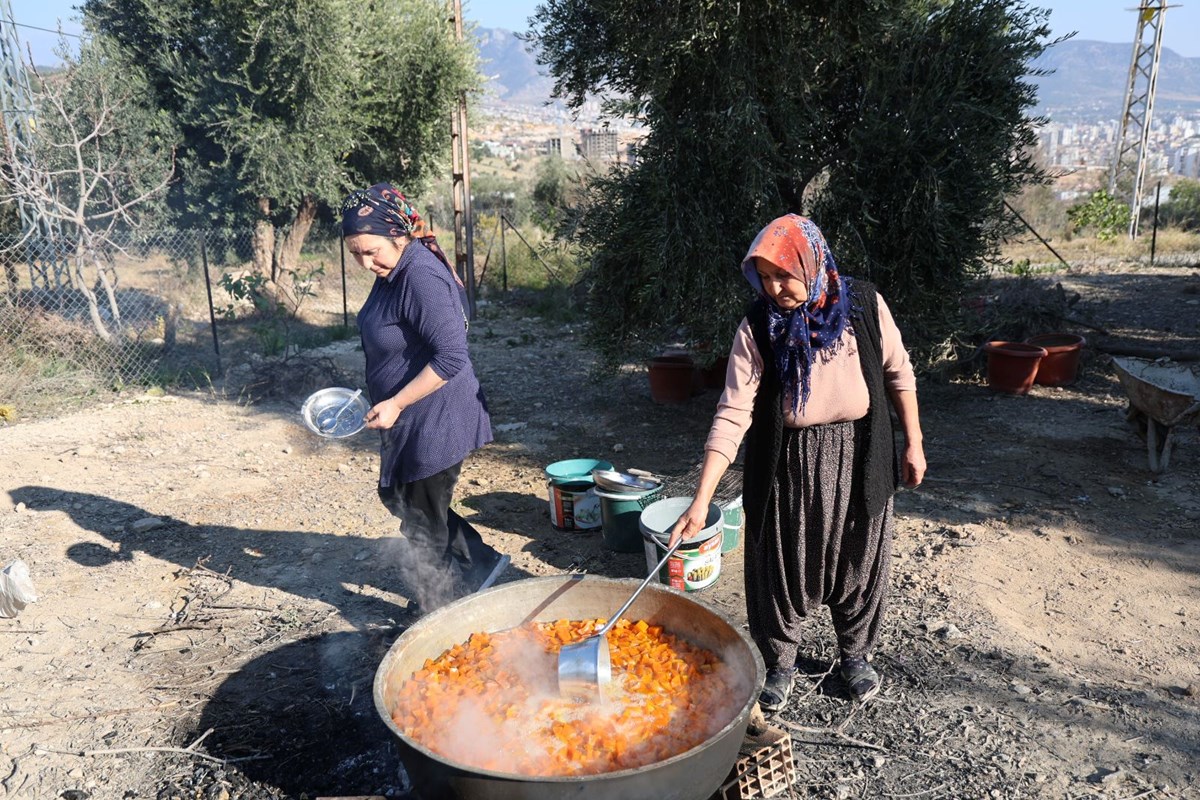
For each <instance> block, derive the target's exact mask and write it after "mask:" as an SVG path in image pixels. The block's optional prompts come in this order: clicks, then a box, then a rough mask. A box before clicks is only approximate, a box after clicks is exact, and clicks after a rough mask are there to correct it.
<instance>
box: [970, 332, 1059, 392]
mask: <svg viewBox="0 0 1200 800" xmlns="http://www.w3.org/2000/svg"><path fill="white" fill-rule="evenodd" d="M983 351H984V352H985V353H987V354H988V360H987V374H988V386H990V387H991V388H992V389H994V390H996V391H997V392H1007V393H1009V394H1025V393H1027V392H1028V391H1029V388H1030V387H1031V386H1033V381H1034V377H1035V376H1036V375H1037V371H1038V365H1039V364H1040V363H1041V360H1042V359H1043V358H1045V357H1046V350H1045V348H1043V347H1038V346H1037V345H1032V344H1024V343H1022V342H988V343H987V344H985V345H984V346H983Z"/></svg>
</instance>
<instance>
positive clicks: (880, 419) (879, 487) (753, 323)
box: [742, 281, 900, 538]
mask: <svg viewBox="0 0 1200 800" xmlns="http://www.w3.org/2000/svg"><path fill="white" fill-rule="evenodd" d="M850 305H851V308H852V309H853V311H852V312H851V319H852V321H853V326H854V339H855V343H856V344H857V345H858V360H859V363H860V364H861V365H862V372H863V378H864V379H865V380H866V383H867V396H868V398H869V399H870V408H869V410H868V411H867V416H866V417H865V418H863V419H862V420H860V421H859V422H858V423H857V424H858V425H859V426H860V427H859V429H858V435H859V440H858V446H857V447H856V448H855V463H854V490H853V494H852V495H851V502H854V503H863V504H864V505H865V507H866V511H867V513H868V514H870V515H871V516H872V517H874V516H877V515H878V514H880V513H881V512H882V511H883V509H884V508H885V507H886V506H887V502H888V500H889V499H890V498H891V497H892V495H893V494H895V492H896V486H897V485H898V484H899V475H900V472H899V465H900V462H899V459H898V458H897V455H896V446H895V435H894V432H893V428H892V416H891V412H890V410H889V407H888V400H887V389H886V387H885V386H884V382H883V333H882V332H881V330H880V328H879V296H878V294H876V289H875V286H874V284H871V283H868V282H866V281H851V282H850ZM746 317H747V319H748V320H749V322H750V331H751V333H753V334H754V343H755V345H756V346H757V347H758V353H759V355H760V356H762V362H763V374H762V383H761V384H760V385H759V387H758V393H757V394H756V395H755V397H754V411H753V414H752V416H751V419H750V429H749V430H748V431H747V432H746V459H745V466H744V467H743V485H742V496H743V499H744V502H745V507H746V529H747V530H746V534H747V538H749V537H750V535H751V533H753V534H754V535H755V536H758V535H761V534H762V525H763V521H764V520H765V519H766V513H767V501H768V499H769V496H770V491H771V485H772V484H773V483H774V481H775V470H776V469H777V466H778V464H779V455H780V449H781V448H782V447H783V384H782V382H781V381H780V379H779V371H778V369H777V368H776V366H775V356H774V351H773V349H772V347H771V339H770V336H769V334H768V333H767V303H766V301H765V300H763V299H762V298H759V299H757V300H755V301H754V302H753V303H752V304H751V306H750V310H749V312H747V314H746Z"/></svg>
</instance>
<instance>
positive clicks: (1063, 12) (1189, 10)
mask: <svg viewBox="0 0 1200 800" xmlns="http://www.w3.org/2000/svg"><path fill="white" fill-rule="evenodd" d="M81 2H82V0H41V1H40V2H34V0H15V1H14V2H13V3H12V5H13V15H14V18H15V22H17V23H20V28H19V35H20V37H21V40H22V42H23V43H24V44H25V45H27V46H28V48H29V50H31V51H32V53H33V58H34V63H36V64H39V65H47V66H52V65H54V64H57V63H59V59H58V58H57V56H55V54H54V48H55V46H56V45H57V42H58V36H57V34H56V33H54V32H53V31H54V30H55V29H56V28H57V27H58V25H59V22H60V21H61V24H62V29H63V32H64V33H66V34H67V35H68V43H70V42H72V41H76V40H77V37H78V35H79V34H80V33H81V27H80V24H79V22H78V20H77V19H76V17H77V15H78V12H77V11H76V10H75V9H74V7H75V6H76V5H79V4H80V3H81ZM538 4H539V3H538V0H474V2H472V1H471V0H464V3H463V16H464V17H465V18H466V19H467V20H469V21H472V22H474V23H475V24H477V25H478V26H479V27H483V28H505V29H507V30H512V31H521V30H525V29H526V27H527V20H528V18H529V17H530V16H531V15H532V14H533V12H534V10H535V9H536V8H537V6H538ZM1035 5H1037V6H1038V7H1041V8H1046V9H1049V10H1050V29H1051V35H1052V37H1054V38H1057V37H1060V36H1064V35H1067V34H1069V33H1071V32H1073V31H1077V32H1078V34H1077V36H1076V38H1077V39H1081V40H1095V41H1102V42H1118V43H1119V42H1128V43H1129V44H1130V46H1131V47H1132V44H1133V35H1134V32H1135V31H1136V17H1135V16H1134V13H1135V12H1134V10H1133V8H1132V7H1131V4H1130V3H1129V0H1045V1H1044V2H1042V3H1035ZM39 29H40V30H39ZM1196 31H1200V0H1195V1H1194V2H1189V3H1184V4H1182V5H1171V6H1170V8H1169V10H1168V11H1167V12H1166V19H1165V25H1164V28H1163V47H1164V48H1167V49H1169V50H1172V51H1174V52H1175V53H1178V54H1179V55H1181V56H1184V57H1188V58H1196V57H1200V36H1196V35H1195V32H1196Z"/></svg>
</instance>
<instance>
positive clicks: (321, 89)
mask: <svg viewBox="0 0 1200 800" xmlns="http://www.w3.org/2000/svg"><path fill="white" fill-rule="evenodd" d="M83 12H84V20H85V24H86V25H87V26H88V27H89V28H90V29H92V30H94V31H99V32H101V33H103V34H106V35H109V36H111V37H112V38H113V39H114V40H115V41H116V42H117V43H118V44H119V46H120V47H121V49H122V51H123V52H124V53H125V55H126V57H127V59H128V61H129V63H130V64H135V65H138V66H137V67H136V68H133V67H131V68H130V74H131V76H132V77H137V78H138V79H142V78H143V77H144V79H145V80H146V82H147V84H148V86H149V90H150V91H149V94H150V96H151V97H152V99H153V102H154V103H155V104H156V105H157V106H158V107H159V108H161V109H162V110H163V112H164V113H165V114H167V115H169V116H170V118H171V119H172V120H173V121H174V122H175V124H176V125H177V126H178V127H179V129H180V130H181V132H182V135H183V145H182V147H181V149H180V172H181V180H180V181H179V183H178V184H177V185H176V186H175V189H174V192H173V194H172V197H171V200H172V205H173V208H174V209H175V211H176V213H177V214H178V216H179V217H180V221H183V222H187V223H194V222H197V221H198V222H201V223H204V224H217V225H222V226H237V225H243V226H244V225H246V224H247V223H249V222H255V221H258V220H259V213H260V212H259V210H258V209H259V208H260V206H261V201H263V200H265V201H266V207H267V209H268V211H269V213H270V215H271V221H272V222H273V223H274V224H276V225H279V226H287V225H289V224H290V223H291V222H292V221H293V219H295V217H296V213H297V209H298V207H299V206H300V205H301V203H303V202H304V201H306V199H307V200H309V201H311V200H313V199H315V200H317V201H325V202H326V203H332V204H336V202H337V201H339V200H340V199H341V197H342V195H343V194H344V193H345V191H346V190H347V189H348V188H350V187H352V186H360V185H365V184H368V183H374V182H376V181H379V180H390V181H393V182H394V183H396V184H397V185H399V186H401V187H403V188H405V189H406V190H407V191H409V192H413V193H415V192H416V191H418V190H419V189H420V188H421V187H422V186H423V184H424V182H425V181H426V180H427V179H428V178H429V176H430V175H432V174H433V172H434V171H435V169H436V168H437V167H438V166H439V165H440V163H441V162H442V160H443V154H444V153H445V152H447V151H448V144H449V126H448V125H447V124H446V120H447V118H448V116H449V113H450V109H451V107H452V104H453V103H454V102H455V100H456V98H457V96H458V94H459V93H460V92H463V91H467V90H470V89H472V88H473V87H474V86H475V85H476V83H477V80H478V78H477V73H476V71H475V62H474V53H473V50H472V49H471V48H470V47H469V45H467V44H465V43H459V42H456V41H455V40H454V38H453V37H452V36H451V35H450V33H449V26H448V24H447V21H446V14H445V7H444V4H443V3H441V2H439V0H376V2H372V3H367V4H360V3H355V2H352V0H307V1H306V2H304V3H272V2H266V0H87V2H86V3H85V4H84V5H83Z"/></svg>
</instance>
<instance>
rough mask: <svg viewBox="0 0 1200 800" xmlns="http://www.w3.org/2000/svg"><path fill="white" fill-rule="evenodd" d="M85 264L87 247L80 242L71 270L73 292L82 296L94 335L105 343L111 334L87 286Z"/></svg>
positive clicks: (110, 337)
mask: <svg viewBox="0 0 1200 800" xmlns="http://www.w3.org/2000/svg"><path fill="white" fill-rule="evenodd" d="M86 262H87V246H86V245H85V244H84V243H83V241H80V242H79V244H77V245H76V246H75V268H74V269H73V270H71V283H72V285H73V286H74V287H75V290H76V291H78V292H79V293H80V294H82V295H83V297H84V299H85V300H86V301H87V305H88V316H89V317H90V318H91V320H92V327H93V328H94V329H95V330H96V335H97V336H99V337H100V338H101V339H102V340H104V341H106V342H111V341H112V340H113V335H112V332H111V331H109V329H108V326H107V325H105V324H104V319H103V318H102V317H101V316H100V301H99V300H98V299H97V297H96V293H95V292H93V291H92V287H91V286H89V285H88V280H87V276H86V275H85V274H84V269H83V268H84V264H85V263H86Z"/></svg>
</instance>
